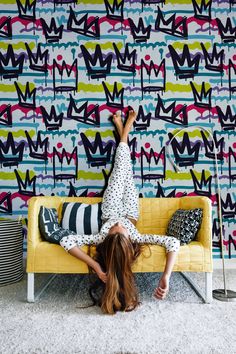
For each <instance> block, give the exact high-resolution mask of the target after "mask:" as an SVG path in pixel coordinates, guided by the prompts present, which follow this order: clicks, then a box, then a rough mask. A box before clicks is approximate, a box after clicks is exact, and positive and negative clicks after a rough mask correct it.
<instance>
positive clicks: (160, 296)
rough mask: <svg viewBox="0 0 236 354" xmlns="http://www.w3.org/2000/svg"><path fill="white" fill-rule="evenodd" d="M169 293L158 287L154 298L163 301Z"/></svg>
mask: <svg viewBox="0 0 236 354" xmlns="http://www.w3.org/2000/svg"><path fill="white" fill-rule="evenodd" d="M167 293H168V290H167V289H162V288H161V287H158V288H156V289H155V290H154V296H155V297H156V298H157V299H160V300H163V299H164V298H165V297H166V295H167Z"/></svg>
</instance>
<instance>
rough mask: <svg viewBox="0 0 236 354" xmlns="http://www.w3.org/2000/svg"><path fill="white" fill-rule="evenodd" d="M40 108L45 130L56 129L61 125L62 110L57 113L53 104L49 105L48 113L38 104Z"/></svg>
mask: <svg viewBox="0 0 236 354" xmlns="http://www.w3.org/2000/svg"><path fill="white" fill-rule="evenodd" d="M40 108H41V112H42V116H43V120H44V123H45V126H46V128H47V130H58V129H59V128H60V127H61V126H62V120H63V115H64V114H63V112H62V113H59V114H57V113H56V109H55V106H54V105H52V106H51V109H50V113H48V112H47V111H46V108H45V107H43V106H40Z"/></svg>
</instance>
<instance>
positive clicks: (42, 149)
mask: <svg viewBox="0 0 236 354" xmlns="http://www.w3.org/2000/svg"><path fill="white" fill-rule="evenodd" d="M25 135H26V137H27V140H28V144H29V149H30V153H29V155H30V156H31V157H33V158H34V159H39V160H44V161H47V159H48V158H47V149H48V137H47V138H45V139H44V140H42V138H41V133H40V131H39V132H38V134H37V138H36V141H35V142H34V141H33V140H32V138H31V136H30V134H29V133H28V132H27V130H26V131H25Z"/></svg>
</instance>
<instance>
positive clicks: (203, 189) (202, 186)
mask: <svg viewBox="0 0 236 354" xmlns="http://www.w3.org/2000/svg"><path fill="white" fill-rule="evenodd" d="M190 172H191V175H192V181H193V185H194V192H195V193H196V194H198V195H203V196H206V197H210V196H211V182H212V176H209V177H208V178H206V173H205V170H202V172H201V179H200V181H198V178H197V176H196V175H195V173H194V171H193V170H192V169H190Z"/></svg>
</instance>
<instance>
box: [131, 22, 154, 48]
mask: <svg viewBox="0 0 236 354" xmlns="http://www.w3.org/2000/svg"><path fill="white" fill-rule="evenodd" d="M128 21H129V25H130V30H131V34H132V36H133V38H134V40H135V42H136V43H141V42H147V40H148V39H149V38H150V34H151V28H152V26H151V25H148V26H146V25H145V24H144V20H143V18H142V17H139V19H138V24H137V26H136V24H135V22H134V21H133V20H132V18H128Z"/></svg>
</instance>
